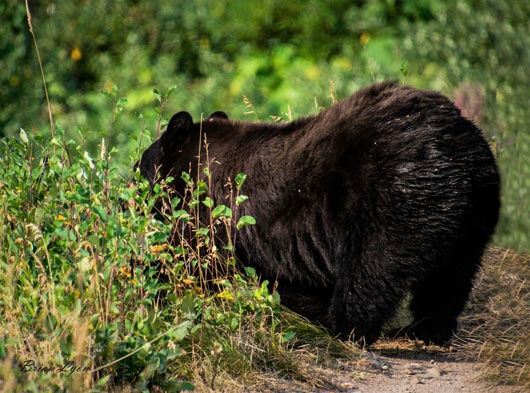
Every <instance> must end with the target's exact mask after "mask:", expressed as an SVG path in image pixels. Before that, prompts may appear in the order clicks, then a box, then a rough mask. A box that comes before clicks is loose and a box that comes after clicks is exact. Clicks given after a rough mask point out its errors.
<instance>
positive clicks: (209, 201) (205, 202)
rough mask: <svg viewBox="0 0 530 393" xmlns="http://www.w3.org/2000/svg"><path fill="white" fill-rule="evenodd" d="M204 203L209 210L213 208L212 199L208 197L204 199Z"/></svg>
mask: <svg viewBox="0 0 530 393" xmlns="http://www.w3.org/2000/svg"><path fill="white" fill-rule="evenodd" d="M202 203H203V204H204V206H206V207H208V208H210V209H211V208H212V206H213V201H212V199H211V198H210V197H206V198H204V201H202Z"/></svg>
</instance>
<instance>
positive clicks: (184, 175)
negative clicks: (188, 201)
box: [180, 172, 191, 184]
mask: <svg viewBox="0 0 530 393" xmlns="http://www.w3.org/2000/svg"><path fill="white" fill-rule="evenodd" d="M180 177H181V178H182V180H184V181H185V182H186V183H187V184H190V182H191V177H190V174H189V173H187V172H182V175H181V176H180Z"/></svg>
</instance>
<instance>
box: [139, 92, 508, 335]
mask: <svg viewBox="0 0 530 393" xmlns="http://www.w3.org/2000/svg"><path fill="white" fill-rule="evenodd" d="M201 134H205V135H206V136H207V140H208V143H209V157H210V158H211V161H212V167H211V169H210V172H211V174H212V189H211V192H212V194H213V197H214V199H215V200H216V202H217V203H223V200H224V197H225V196H226V189H225V188H224V184H225V183H226V179H227V178H228V177H230V178H232V179H233V178H234V176H235V175H236V174H237V173H239V172H244V173H246V174H247V175H248V177H247V180H246V182H245V193H246V194H247V195H248V196H249V200H248V201H247V202H246V203H245V204H243V205H242V206H241V208H242V209H243V212H241V214H246V215H251V216H254V217H255V219H256V221H257V224H256V225H253V226H247V227H244V228H243V229H242V230H241V231H240V233H239V235H238V238H237V244H236V245H235V246H236V250H237V257H238V258H239V259H240V261H241V262H242V263H243V264H245V265H247V266H253V267H255V268H256V269H257V271H258V272H259V273H260V274H261V276H262V277H263V278H265V279H268V280H269V281H270V282H275V281H277V282H278V284H279V285H278V291H279V293H280V295H281V298H282V302H283V303H284V304H285V305H286V306H287V307H289V308H291V309H292V310H294V311H296V312H298V313H300V314H302V315H305V316H307V317H309V318H311V319H314V320H317V321H319V322H321V323H322V324H323V325H324V326H326V327H328V328H329V329H330V330H331V331H332V332H333V333H335V334H338V335H340V336H341V337H343V338H346V337H348V336H349V335H350V334H351V332H352V331H353V334H354V338H355V339H361V338H363V339H364V340H365V341H366V342H367V343H371V342H373V341H374V340H375V339H377V337H378V336H379V335H380V332H381V326H382V324H383V323H384V322H385V321H386V320H387V319H389V318H390V317H391V316H392V315H393V314H394V313H395V311H396V309H397V307H398V305H399V304H400V302H401V300H402V299H403V298H404V297H405V296H406V295H407V294H410V295H411V297H412V300H411V303H410V308H411V311H412V314H413V316H414V322H413V323H412V324H411V325H410V326H409V327H408V328H406V329H405V331H406V332H408V334H409V335H410V336H414V337H416V338H418V339H423V340H426V341H429V342H433V343H437V344H441V343H444V342H446V341H447V340H449V339H450V338H451V336H452V334H453V332H454V331H455V329H456V327H457V317H458V315H459V314H460V312H461V311H462V308H463V306H464V303H465V302H466V300H467V298H468V295H469V292H470V290H471V287H472V281H473V278H474V277H475V274H476V272H477V270H478V269H479V266H480V261H481V257H482V254H483V251H484V249H485V246H486V243H487V242H488V240H489V239H490V237H491V236H492V234H493V231H494V228H495V225H496V223H497V219H498V213H499V205H500V202H499V175H498V170H497V166H496V163H495V159H494V157H493V155H492V153H491V151H490V148H489V145H488V143H487V142H486V141H485V139H484V137H483V135H482V133H481V131H480V130H479V129H478V128H477V126H476V125H475V124H474V123H473V122H471V121H470V120H468V119H466V118H464V117H463V116H462V115H461V114H460V112H459V110H458V109H457V108H456V107H455V106H454V104H453V103H452V102H451V101H450V100H449V99H448V98H446V97H445V96H443V95H441V94H439V93H436V92H430V91H422V90H417V89H414V88H412V87H407V86H401V85H399V84H396V83H394V82H385V83H380V84H374V85H373V86H370V87H366V88H363V89H361V90H360V91H358V92H357V93H355V94H353V95H352V96H350V97H348V98H346V99H345V100H342V101H340V102H338V103H336V104H334V105H333V106H331V107H330V108H328V109H326V110H324V111H322V112H321V113H319V114H318V115H315V116H309V117H306V118H303V119H299V120H295V121H292V122H290V123H282V124H280V123H274V124H272V123H252V122H237V121H230V120H229V119H228V117H227V116H226V114H225V113H224V112H215V113H213V114H212V115H211V116H210V117H209V118H208V119H207V120H206V121H203V122H199V123H194V122H193V120H192V118H191V116H190V114H189V113H187V112H179V113H177V114H176V115H174V116H173V117H172V119H171V120H170V122H169V124H168V126H167V129H166V131H165V132H164V134H163V135H162V136H161V138H160V139H159V140H157V141H156V142H154V143H153V144H152V145H151V146H150V147H149V148H148V149H147V150H146V151H145V152H144V154H143V157H142V159H141V163H140V171H141V174H142V176H143V177H145V178H146V179H148V180H149V181H150V182H151V184H152V183H153V182H154V181H155V172H157V171H159V174H160V175H161V177H162V178H164V177H166V176H169V175H171V176H173V177H174V178H175V179H176V180H174V181H173V182H172V183H171V187H172V188H173V189H174V190H175V192H177V193H182V192H183V190H184V182H183V181H182V180H181V179H180V177H181V176H180V175H181V172H183V171H188V170H189V169H190V168H191V170H192V172H190V173H197V165H199V163H198V162H197V161H198V160H197V157H198V155H199V151H198V150H199V146H201V143H200V141H199V138H200V135H201ZM205 157H206V155H205V154H204V152H203V153H202V154H201V158H202V163H201V164H200V165H204V158H205ZM201 172H202V171H201Z"/></svg>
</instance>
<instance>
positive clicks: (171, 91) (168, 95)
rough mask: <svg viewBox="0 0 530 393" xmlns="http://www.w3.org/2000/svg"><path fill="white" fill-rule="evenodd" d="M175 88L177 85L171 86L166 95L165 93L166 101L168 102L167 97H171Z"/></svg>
mask: <svg viewBox="0 0 530 393" xmlns="http://www.w3.org/2000/svg"><path fill="white" fill-rule="evenodd" d="M176 88H177V85H171V86H169V87H168V89H167V93H166V100H169V97H171V95H172V94H173V92H174V91H175V89H176Z"/></svg>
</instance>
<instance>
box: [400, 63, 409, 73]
mask: <svg viewBox="0 0 530 393" xmlns="http://www.w3.org/2000/svg"><path fill="white" fill-rule="evenodd" d="M399 71H401V74H402V75H403V76H407V75H408V74H409V62H408V61H404V62H403V63H401V66H400V67H399Z"/></svg>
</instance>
